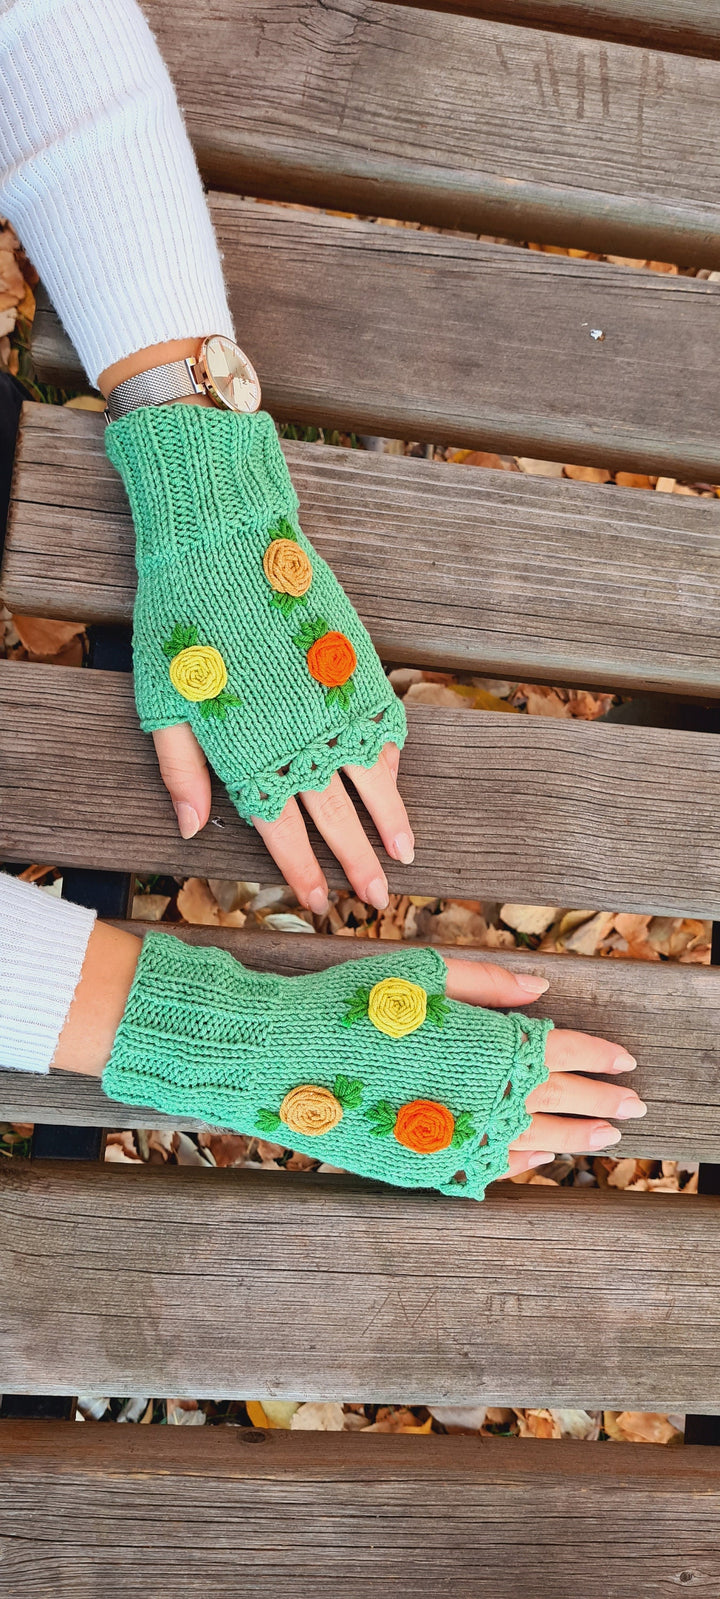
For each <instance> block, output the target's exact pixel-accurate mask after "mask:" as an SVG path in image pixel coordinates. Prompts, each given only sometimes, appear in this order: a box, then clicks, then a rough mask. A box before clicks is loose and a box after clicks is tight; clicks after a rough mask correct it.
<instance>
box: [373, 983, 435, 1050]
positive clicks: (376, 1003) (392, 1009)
mask: <svg viewBox="0 0 720 1599" xmlns="http://www.w3.org/2000/svg"><path fill="white" fill-rule="evenodd" d="M368 1016H369V1018H370V1021H371V1022H372V1024H373V1027H377V1030H378V1032H379V1033H386V1034H387V1037H388V1038H404V1037H405V1035H406V1033H414V1032H415V1031H416V1029H417V1028H418V1027H422V1024H423V1022H424V1020H425V1017H426V1016H427V994H426V993H425V989H424V988H421V987H420V984H419V983H409V982H408V980H407V978H405V977H386V978H384V980H383V982H382V983H376V984H375V987H374V988H371V990H370V998H369V1000H368Z"/></svg>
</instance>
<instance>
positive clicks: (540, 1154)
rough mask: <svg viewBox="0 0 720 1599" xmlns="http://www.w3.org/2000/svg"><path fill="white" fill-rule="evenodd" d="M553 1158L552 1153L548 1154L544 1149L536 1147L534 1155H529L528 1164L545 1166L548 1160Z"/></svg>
mask: <svg viewBox="0 0 720 1599" xmlns="http://www.w3.org/2000/svg"><path fill="white" fill-rule="evenodd" d="M554 1159H555V1156H554V1155H548V1154H547V1153H546V1152H545V1150H543V1149H538V1150H536V1151H535V1154H534V1155H531V1156H530V1159H529V1161H528V1166H547V1164H548V1162H549V1161H551V1160H554Z"/></svg>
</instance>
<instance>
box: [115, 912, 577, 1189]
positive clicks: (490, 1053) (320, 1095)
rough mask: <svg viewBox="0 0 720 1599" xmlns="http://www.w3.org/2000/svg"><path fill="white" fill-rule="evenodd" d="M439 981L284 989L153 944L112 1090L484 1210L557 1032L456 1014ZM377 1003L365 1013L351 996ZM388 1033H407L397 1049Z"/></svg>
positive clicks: (367, 978)
mask: <svg viewBox="0 0 720 1599" xmlns="http://www.w3.org/2000/svg"><path fill="white" fill-rule="evenodd" d="M446 977H447V968H446V966H445V962H444V961H443V960H442V957H441V956H440V955H438V953H437V951H435V950H431V949H414V950H409V949H401V950H397V951H393V953H392V954H387V955H376V956H369V957H367V958H363V959H362V960H354V961H342V962H340V964H339V965H337V966H334V967H331V968H330V969H329V970H328V971H323V972H319V973H313V974H311V975H308V976H303V977H290V978H287V977H277V976H271V975H266V974H259V973H257V972H253V971H248V970H247V969H246V968H245V967H243V966H241V965H240V963H239V962H238V961H236V960H235V959H234V958H233V956H232V955H230V954H228V953H227V952H226V951H225V950H219V949H213V948H209V949H207V948H206V949H201V948H194V947H193V946H192V945H187V944H183V943H182V942H181V941H180V940H179V939H177V938H175V937H174V936H173V935H169V934H165V933H150V934H148V935H147V937H146V939H145V942H144V944H143V949H142V952H141V955H140V959H139V962H138V966H137V970H136V975H135V979H134V982H133V986H132V989H131V992H130V995H129V998H128V1002H127V1006H126V1009H125V1014H124V1016H123V1018H122V1021H121V1023H120V1027H119V1029H118V1032H117V1034H116V1037H115V1044H114V1047H113V1052H112V1056H111V1059H110V1061H109V1063H108V1065H107V1066H106V1068H105V1072H104V1074H103V1088H104V1090H105V1093H106V1094H108V1095H109V1096H110V1097H111V1098H113V1099H118V1100H122V1101H124V1102H125V1103H126V1104H134V1105H143V1106H145V1105H147V1106H154V1107H155V1108H156V1109H158V1110H161V1111H163V1112H165V1113H166V1114H167V1115H181V1116H188V1115H192V1116H197V1117H200V1118H202V1119H203V1120H204V1121H206V1122H208V1123H210V1124H211V1125H214V1126H222V1127H230V1128H235V1129H236V1130H237V1131H238V1132H243V1133H248V1134H255V1135H258V1136H260V1137H262V1136H266V1137H267V1136H271V1137H272V1138H273V1139H275V1140H276V1141H281V1142H284V1143H286V1144H289V1145H291V1146H292V1148H293V1149H296V1150H301V1151H303V1152H304V1153H305V1154H308V1155H313V1156H315V1157H316V1158H317V1159H320V1160H322V1161H328V1162H329V1163H330V1164H331V1165H335V1166H340V1167H342V1168H344V1169H345V1170H349V1171H353V1172H357V1173H359V1174H360V1175H361V1176H363V1177H375V1178H379V1179H382V1180H384V1181H385V1182H389V1183H395V1184H397V1185H399V1186H400V1187H407V1188H438V1189H439V1190H440V1192H441V1193H443V1194H448V1195H451V1196H453V1197H461V1198H474V1199H482V1198H483V1196H484V1192H485V1188H486V1185H487V1184H488V1183H490V1182H492V1181H493V1180H494V1179H495V1178H497V1177H499V1176H501V1175H502V1174H503V1173H504V1172H505V1171H506V1170H507V1164H508V1146H509V1145H510V1144H511V1143H512V1142H513V1141H514V1140H515V1139H516V1138H517V1137H518V1135H519V1134H520V1133H521V1132H523V1131H524V1130H525V1128H526V1127H528V1126H529V1124H530V1120H531V1118H530V1116H529V1115H528V1113H527V1111H526V1109H525V1101H526V1098H527V1096H528V1094H529V1093H530V1091H531V1089H533V1088H534V1087H536V1085H537V1084H538V1083H541V1082H544V1081H545V1079H546V1077H547V1068H546V1066H545V1040H546V1037H547V1034H548V1032H549V1030H550V1028H551V1027H552V1022H549V1021H540V1020H531V1019H529V1018H528V1017H526V1016H522V1015H517V1014H513V1015H509V1016H508V1015H504V1014H502V1013H501V1012H499V1011H492V1010H484V1009H481V1008H480V1007H478V1006H473V1005H466V1004H463V1003H461V1002H459V1001H456V1000H447V999H445V998H444V993H445V981H446ZM368 990H369V991H370V993H371V995H372V996H375V998H374V999H373V1000H372V1001H371V1003H370V1006H369V1007H368V1005H367V1003H365V1002H363V1001H362V1000H361V999H359V998H358V996H359V995H361V994H367V992H368ZM422 991H424V993H425V995H426V996H427V1012H426V1013H425V1003H424V1002H423V1003H421V1004H420V1006H419V1010H418V1005H417V1000H418V995H419V994H420V993H421V992H422ZM387 994H389V996H390V998H389V1000H388V1002H387V1003H384V999H383V996H384V995H387ZM398 994H399V995H400V996H401V997H400V1000H398ZM402 996H404V997H405V1000H407V1004H406V1005H404V1003H403V999H402ZM411 1013H412V1014H411ZM431 1013H432V1015H431ZM373 1014H374V1015H375V1016H376V1021H375V1022H373V1021H372V1020H371V1019H370V1017H371V1015H373ZM423 1014H424V1020H423V1019H422V1016H423ZM353 1015H354V1016H355V1019H354V1020H348V1018H349V1017H353ZM432 1016H434V1017H435V1020H433V1019H432ZM438 1017H440V1018H441V1019H440V1020H438V1019H437V1018H438ZM378 1024H380V1025H378ZM390 1026H393V1027H395V1028H396V1029H397V1028H398V1027H400V1028H401V1027H402V1026H408V1027H412V1029H413V1030H412V1031H409V1032H406V1033H405V1035H404V1036H401V1037H393V1036H389V1034H388V1032H386V1031H383V1030H381V1027H382V1028H384V1027H390ZM309 1128H312V1129H314V1131H308V1129H309ZM453 1128H454V1129H455V1142H453V1143H450V1142H449V1138H450V1135H451V1134H452V1132H453ZM303 1129H304V1130H303ZM418 1134H420V1135H421V1136H418ZM439 1140H440V1141H442V1140H444V1143H445V1147H442V1148H439V1149H438V1148H437V1147H434V1146H437V1143H438V1141H439ZM421 1150H422V1151H424V1152H420V1151H421Z"/></svg>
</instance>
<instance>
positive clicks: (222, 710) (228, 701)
mask: <svg viewBox="0 0 720 1599" xmlns="http://www.w3.org/2000/svg"><path fill="white" fill-rule="evenodd" d="M231 705H242V700H240V699H238V696H237V694H228V693H227V692H226V690H225V689H221V691H220V693H219V694H216V695H215V698H214V700H203V701H202V702H201V705H200V715H201V716H202V717H204V719H205V721H206V722H207V721H209V720H210V717H211V716H216V717H217V719H218V721H219V722H224V721H225V716H226V713H227V710H228V708H229V706H231Z"/></svg>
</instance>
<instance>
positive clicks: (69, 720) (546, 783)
mask: <svg viewBox="0 0 720 1599" xmlns="http://www.w3.org/2000/svg"><path fill="white" fill-rule="evenodd" d="M408 721H409V736H408V741H407V745H406V747H405V750H404V752H403V759H402V764H401V778H402V787H403V792H404V795H405V798H406V800H407V803H408V809H409V812H410V817H411V821H412V823H413V827H414V830H415V835H416V840H417V852H416V858H415V862H414V864H413V865H412V866H410V867H404V866H400V865H399V864H398V863H397V862H392V861H390V860H387V861H385V863H384V864H385V867H386V871H387V876H388V881H389V885H390V888H391V889H393V890H395V889H396V890H398V891H399V892H400V893H405V892H407V893H418V894H426V893H429V894H439V895H459V896H461V897H466V896H467V895H468V894H471V895H474V896H478V897H480V898H483V899H487V898H500V899H508V900H512V901H513V902H515V903H518V902H519V903H524V904H548V905H572V906H578V907H580V906H586V905H587V906H593V907H598V908H606V907H607V908H611V909H615V910H632V911H652V912H653V913H655V914H661V915H662V914H667V915H697V916H709V917H714V916H715V917H720V854H719V853H718V848H717V819H718V815H719V814H720V743H719V742H718V740H717V739H716V738H714V737H713V736H712V735H710V734H702V733H684V732H676V731H664V730H662V729H658V728H648V727H643V728H640V727H620V726H610V725H607V724H601V723H589V722H582V721H572V722H556V721H552V720H549V719H548V718H545V717H532V716H508V715H502V714H500V713H498V712H492V711H490V712H488V711H472V712H469V711H452V710H446V709H444V708H442V709H438V708H437V707H433V706H416V705H411V706H410V707H409V716H408ZM367 825H368V828H369V831H370V836H372V837H373V838H376V837H377V835H376V834H375V833H374V830H373V829H372V827H371V825H370V823H369V822H368V823H367ZM378 847H380V846H378ZM316 848H317V852H318V857H319V859H320V860H321V861H322V863H323V866H324V868H325V871H326V873H327V877H328V881H329V882H330V883H331V884H332V885H336V884H339V883H344V882H345V879H344V877H343V874H342V872H341V869H340V867H339V865H338V862H337V861H336V859H335V857H334V856H332V855H331V854H330V852H329V851H328V850H327V848H326V847H325V846H324V845H323V844H322V843H321V842H319V841H318V842H317V844H316ZM0 859H5V860H11V861H27V860H52V861H57V862H58V863H59V864H61V865H65V866H76V865H77V866H80V865H82V866H96V867H102V868H106V869H109V870H117V871H121V870H124V871H128V870H132V871H139V872H170V873H174V872H177V873H178V874H179V875H180V876H183V877H186V876H188V874H190V873H197V874H199V875H200V876H204V875H209V876H212V877H230V878H234V877H243V878H245V879H247V880H248V881H251V882H252V881H255V880H262V878H263V875H267V871H268V865H269V857H268V855H267V853H266V851H265V849H264V847H263V845H262V843H261V841H260V839H259V837H258V834H257V833H256V832H255V830H254V829H252V828H249V827H246V825H245V824H244V823H243V822H241V821H240V820H239V818H238V816H237V814H236V812H235V810H234V808H233V807H232V805H231V803H230V801H229V799H228V798H227V797H226V795H225V794H224V792H222V793H221V792H219V791H218V790H217V788H216V790H215V794H214V800H213V808H212V816H211V820H210V822H209V823H208V825H207V827H206V828H205V829H204V830H203V832H202V833H200V834H198V836H197V838H194V839H191V840H189V841H183V840H182V839H181V838H180V836H179V834H178V832H177V824H176V821H175V816H174V813H173V810H172V807H171V805H170V803H169V801H168V797H167V794H166V792H165V789H164V787H163V784H162V782H161V779H160V776H159V772H158V768H157V761H156V758H155V753H154V750H153V745H152V740H151V739H150V738H149V737H146V736H144V735H143V734H142V733H141V732H140V730H139V727H138V724H137V717H136V712H135V706H134V703H133V694H132V683H131V681H130V677H129V674H128V677H127V679H126V678H125V677H124V675H123V674H116V673H112V672H100V671H95V672H92V673H91V672H82V673H81V672H79V671H77V670H73V669H72V668H67V667H58V666H36V665H30V664H29V663H27V662H9V661H4V662H0Z"/></svg>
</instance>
